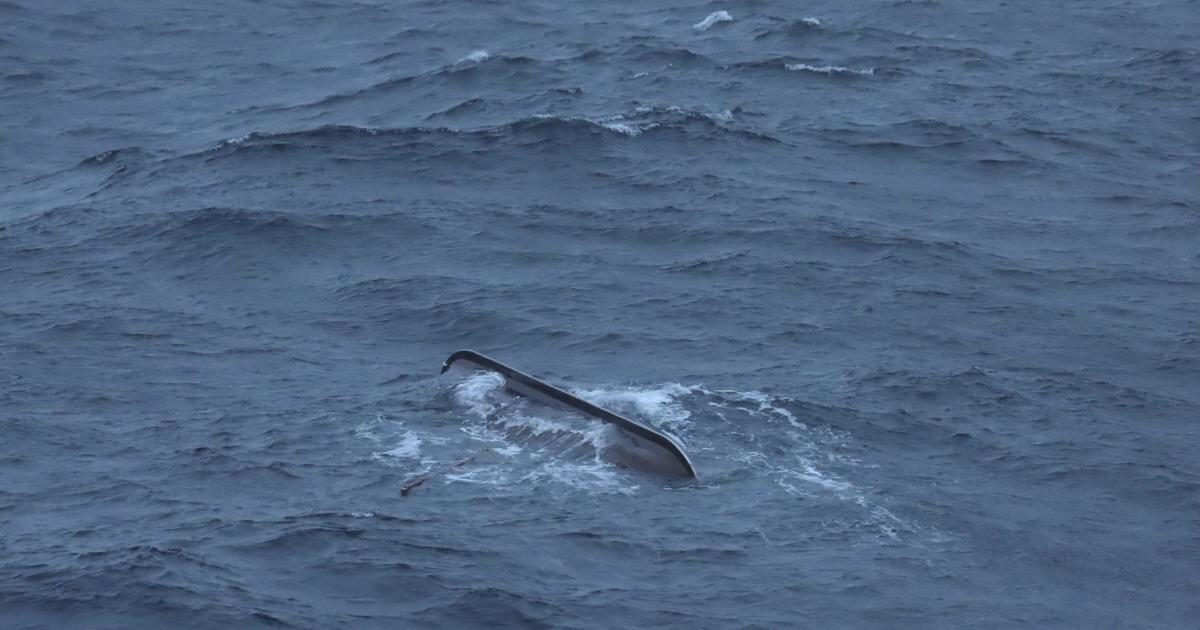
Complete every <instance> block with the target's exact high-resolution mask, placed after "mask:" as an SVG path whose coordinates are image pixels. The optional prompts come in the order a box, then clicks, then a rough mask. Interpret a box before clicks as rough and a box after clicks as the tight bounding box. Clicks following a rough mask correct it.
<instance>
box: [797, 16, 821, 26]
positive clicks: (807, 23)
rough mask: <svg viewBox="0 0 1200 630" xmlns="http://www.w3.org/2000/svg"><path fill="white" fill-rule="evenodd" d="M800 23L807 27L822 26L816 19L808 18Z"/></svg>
mask: <svg viewBox="0 0 1200 630" xmlns="http://www.w3.org/2000/svg"><path fill="white" fill-rule="evenodd" d="M800 23H801V24H803V25H805V26H820V25H821V20H818V19H817V18H815V17H806V18H803V19H801V20H800Z"/></svg>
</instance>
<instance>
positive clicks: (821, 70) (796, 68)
mask: <svg viewBox="0 0 1200 630" xmlns="http://www.w3.org/2000/svg"><path fill="white" fill-rule="evenodd" d="M783 67H784V68H787V69H788V70H791V71H792V72H812V73H815V74H826V75H829V76H833V75H835V74H843V75H845V74H854V75H859V76H864V77H869V76H871V75H873V74H875V68H864V69H862V70H857V69H854V68H844V67H842V66H810V65H808V64H806V63H789V64H785V65H784V66H783Z"/></svg>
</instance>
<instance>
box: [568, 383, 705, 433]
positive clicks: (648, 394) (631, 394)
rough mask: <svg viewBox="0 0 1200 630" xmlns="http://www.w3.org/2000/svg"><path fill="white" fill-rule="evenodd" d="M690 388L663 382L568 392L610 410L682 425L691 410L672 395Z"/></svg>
mask: <svg viewBox="0 0 1200 630" xmlns="http://www.w3.org/2000/svg"><path fill="white" fill-rule="evenodd" d="M692 391H694V388H692V387H685V386H683V385H680V384H679V383H667V384H665V385H660V386H658V387H652V388H635V387H629V388H620V389H576V390H573V391H572V393H574V394H575V395H576V396H579V397H580V398H582V399H584V400H587V401H589V402H593V403H596V404H597V405H600V406H601V407H611V408H613V410H614V411H618V412H620V411H624V410H630V411H632V412H634V413H635V414H636V415H638V416H640V417H642V418H645V419H647V420H649V421H650V422H651V423H652V424H655V425H658V424H666V425H684V424H687V422H688V419H689V418H691V416H692V413H691V412H690V411H688V410H687V409H684V408H683V406H682V405H680V404H679V402H678V401H677V400H676V399H677V398H678V397H680V396H683V395H684V394H688V393H690V392H692Z"/></svg>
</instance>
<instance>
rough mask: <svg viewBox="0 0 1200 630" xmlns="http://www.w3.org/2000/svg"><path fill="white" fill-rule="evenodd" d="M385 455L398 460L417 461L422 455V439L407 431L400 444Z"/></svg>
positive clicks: (385, 452)
mask: <svg viewBox="0 0 1200 630" xmlns="http://www.w3.org/2000/svg"><path fill="white" fill-rule="evenodd" d="M383 454H384V455H387V456H388V457H395V458H398V459H416V458H417V457H418V456H419V455H420V454H421V437H420V436H419V435H417V434H416V433H413V432H412V431H405V432H404V435H403V436H401V438H400V443H399V444H398V445H396V447H395V448H393V449H391V450H389V451H384V452H383Z"/></svg>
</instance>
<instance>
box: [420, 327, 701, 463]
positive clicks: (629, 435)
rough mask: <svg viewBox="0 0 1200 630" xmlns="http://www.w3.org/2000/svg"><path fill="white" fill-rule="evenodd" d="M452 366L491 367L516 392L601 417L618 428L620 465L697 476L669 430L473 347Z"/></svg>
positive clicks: (454, 357)
mask: <svg viewBox="0 0 1200 630" xmlns="http://www.w3.org/2000/svg"><path fill="white" fill-rule="evenodd" d="M451 367H465V368H467V369H475V370H487V371H490V372H495V373H497V374H500V375H501V376H503V377H504V386H505V388H506V389H508V390H509V391H511V392H513V393H514V394H518V395H521V396H525V397H527V398H530V399H532V400H536V401H538V402H541V403H543V404H547V405H552V406H557V407H564V408H567V409H570V410H572V411H576V412H579V413H582V414H584V415H586V416H588V417H590V418H594V419H596V420H600V421H601V422H605V423H607V424H609V425H612V426H613V427H615V428H616V429H617V434H618V440H617V444H616V445H615V448H613V449H612V452H611V459H613V460H614V462H615V463H616V464H618V465H620V466H625V467H628V468H636V469H639V470H647V471H652V472H659V473H665V474H670V475H678V476H682V477H691V478H695V477H696V469H695V467H693V466H692V462H691V460H689V459H688V456H687V454H686V453H684V452H683V449H682V448H681V447H680V445H679V444H678V443H677V442H676V441H675V439H673V438H672V437H670V436H668V435H667V434H665V433H662V432H660V431H657V430H655V429H653V428H651V427H648V426H646V425H644V424H642V423H640V422H636V421H634V420H630V419H629V418H626V417H625V416H622V415H620V414H617V413H614V412H612V411H609V410H608V409H604V408H603V407H599V406H597V405H595V404H592V403H590V402H588V401H586V400H583V399H582V398H579V397H578V396H575V395H574V394H571V393H569V392H566V391H564V390H562V389H559V388H557V387H555V386H553V385H550V384H549V383H546V382H545V381H542V380H539V379H536V378H534V377H532V376H530V375H528V374H525V373H524V372H521V371H518V370H516V369H514V368H512V367H509V366H507V365H505V364H503V363H501V362H499V361H497V360H495V359H493V358H491V357H488V356H485V355H482V354H480V353H478V352H475V351H473V350H459V351H458V352H455V353H454V354H451V355H450V356H449V357H448V358H447V359H446V360H445V361H444V362H442V374H445V373H446V372H447V371H448V370H449V369H450V368H451Z"/></svg>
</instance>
